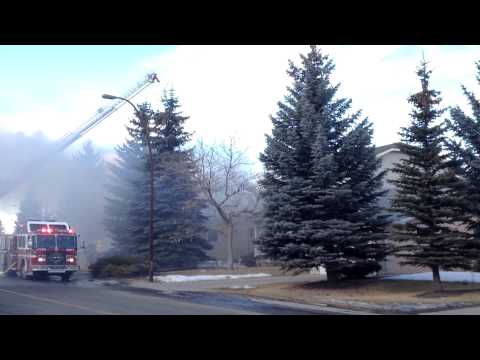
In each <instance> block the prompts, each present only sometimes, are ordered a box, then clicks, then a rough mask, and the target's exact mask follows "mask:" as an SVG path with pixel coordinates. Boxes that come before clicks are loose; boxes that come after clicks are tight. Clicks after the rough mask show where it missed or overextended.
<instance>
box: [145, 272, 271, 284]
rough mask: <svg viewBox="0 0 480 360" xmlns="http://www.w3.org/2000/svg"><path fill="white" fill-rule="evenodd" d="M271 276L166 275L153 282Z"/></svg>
mask: <svg viewBox="0 0 480 360" xmlns="http://www.w3.org/2000/svg"><path fill="white" fill-rule="evenodd" d="M265 276H272V275H270V274H263V273H260V274H242V275H166V276H155V277H154V280H155V281H160V282H186V281H205V280H234V279H244V278H254V277H265Z"/></svg>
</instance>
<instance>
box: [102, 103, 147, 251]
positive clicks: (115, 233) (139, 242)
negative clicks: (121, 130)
mask: <svg viewBox="0 0 480 360" xmlns="http://www.w3.org/2000/svg"><path fill="white" fill-rule="evenodd" d="M138 109H139V114H135V117H134V118H132V119H131V120H130V124H129V125H128V126H127V131H128V133H129V138H128V139H126V141H125V143H124V144H122V145H120V146H117V147H116V149H115V151H116V159H115V161H114V162H113V163H110V164H108V165H107V168H108V178H109V179H108V181H107V184H106V190H107V192H108V195H107V196H106V205H105V213H104V225H105V228H106V230H107V232H108V234H109V235H110V237H111V239H112V242H113V244H114V249H113V251H114V252H119V253H124V254H137V253H138V248H139V247H142V248H144V247H148V241H147V238H148V230H147V229H148V228H147V227H148V207H144V208H140V209H139V211H138V214H136V213H135V210H136V208H135V204H136V203H137V202H138V197H139V196H143V193H144V191H147V190H146V188H147V187H148V176H147V175H146V174H147V171H148V157H147V154H146V143H145V137H144V136H143V134H142V131H141V122H140V119H139V117H138V116H139V115H140V116H143V117H145V118H147V119H151V117H152V114H153V111H152V110H151V109H150V107H149V106H148V105H147V104H142V105H140V106H139V107H138ZM142 189H145V190H144V191H141V190H142ZM144 200H145V201H148V198H146V199H144Z"/></svg>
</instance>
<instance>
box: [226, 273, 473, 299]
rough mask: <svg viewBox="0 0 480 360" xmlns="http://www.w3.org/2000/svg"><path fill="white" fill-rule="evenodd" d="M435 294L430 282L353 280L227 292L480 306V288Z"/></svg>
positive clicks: (448, 288)
mask: <svg viewBox="0 0 480 360" xmlns="http://www.w3.org/2000/svg"><path fill="white" fill-rule="evenodd" d="M443 286H444V291H442V292H434V291H433V289H432V282H431V281H401V280H378V279H369V280H351V281H348V280H346V281H342V282H339V283H338V284H337V285H335V286H332V285H330V284H328V283H327V282H326V281H321V282H309V283H301V284H298V283H297V284H268V285H260V286H257V287H256V288H253V289H240V290H236V289H235V290H230V289H228V290H225V291H226V292H233V293H241V294H244V295H250V296H259V297H265V298H271V299H277V300H287V301H299V302H305V303H311V304H315V303H322V302H329V301H332V300H341V301H358V302H367V303H372V304H392V303H396V304H400V303H405V304H411V303H428V304H435V303H453V302H465V303H472V304H480V284H464V283H444V284H443Z"/></svg>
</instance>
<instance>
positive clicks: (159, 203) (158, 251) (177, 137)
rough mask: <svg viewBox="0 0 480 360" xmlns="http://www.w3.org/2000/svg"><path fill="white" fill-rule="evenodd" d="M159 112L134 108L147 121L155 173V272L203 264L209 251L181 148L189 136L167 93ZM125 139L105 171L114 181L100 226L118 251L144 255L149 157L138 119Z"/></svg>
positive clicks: (188, 159) (188, 158)
mask: <svg viewBox="0 0 480 360" xmlns="http://www.w3.org/2000/svg"><path fill="white" fill-rule="evenodd" d="M162 103H163V106H164V111H153V110H151V108H150V106H149V105H148V104H144V105H143V106H141V107H140V109H139V110H140V112H141V113H142V114H143V116H146V117H147V119H149V122H150V127H151V134H150V138H151V143H152V147H153V155H154V169H155V211H154V247H155V261H156V263H157V266H160V267H171V266H175V267H177V266H178V267H183V266H191V265H194V264H196V263H197V262H198V261H201V260H206V259H208V256H207V255H206V253H205V251H206V250H209V249H210V248H211V246H210V245H209V244H208V242H207V241H206V240H205V238H204V237H203V234H204V233H205V232H206V231H205V228H204V225H203V224H204V222H205V220H206V219H205V216H204V215H203V213H202V211H203V209H204V208H205V203H204V202H203V201H202V200H200V198H199V196H198V189H197V188H196V184H195V182H194V180H193V179H194V177H193V171H194V162H193V158H192V154H191V151H190V150H185V149H184V147H185V145H186V143H187V142H188V141H189V138H190V134H188V133H186V132H185V131H184V122H185V120H186V119H187V117H184V116H182V115H181V114H180V112H179V111H178V110H179V107H180V105H179V103H178V99H177V98H176V97H175V95H174V93H173V91H172V92H170V94H169V95H168V96H167V95H165V96H164V97H163V98H162ZM128 130H129V134H130V139H129V140H128V141H127V142H126V144H124V145H123V146H121V147H118V148H117V156H118V158H119V160H118V162H117V164H114V165H112V166H111V172H112V175H113V176H114V178H115V181H114V182H112V183H111V184H110V186H109V189H110V192H111V194H113V195H115V196H111V197H110V198H109V199H108V204H107V208H106V213H107V218H106V222H105V223H106V225H107V228H108V229H109V232H110V234H111V236H112V238H113V239H115V241H116V243H117V244H119V245H120V246H121V247H122V248H123V249H124V250H126V251H128V252H130V253H135V254H141V255H146V254H147V253H148V249H149V244H148V241H146V239H147V237H148V225H149V206H148V204H149V178H148V169H149V158H148V156H147V154H146V145H145V141H144V139H145V136H144V134H143V133H142V128H141V124H140V121H139V119H138V118H135V119H133V120H132V121H131V124H130V126H129V127H128Z"/></svg>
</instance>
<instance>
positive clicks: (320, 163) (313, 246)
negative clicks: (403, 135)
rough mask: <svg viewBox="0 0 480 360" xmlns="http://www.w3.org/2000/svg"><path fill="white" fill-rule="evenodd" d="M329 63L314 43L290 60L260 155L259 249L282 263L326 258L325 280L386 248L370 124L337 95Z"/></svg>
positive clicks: (374, 265)
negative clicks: (287, 80) (298, 59)
mask: <svg viewBox="0 0 480 360" xmlns="http://www.w3.org/2000/svg"><path fill="white" fill-rule="evenodd" d="M333 70H334V64H333V62H332V60H330V59H329V57H328V56H324V55H322V54H321V52H320V51H319V50H318V49H317V48H316V47H314V46H312V47H311V51H310V53H309V54H308V55H307V56H303V55H302V67H297V66H295V65H294V64H293V63H292V62H290V69H289V71H288V74H289V75H290V76H291V77H292V79H293V86H292V87H289V88H288V95H287V96H286V97H285V100H284V102H279V103H278V106H279V111H278V112H277V115H276V117H272V123H273V130H272V135H271V136H267V137H266V141H267V146H266V149H265V151H264V153H263V154H261V155H260V160H261V161H262V162H263V163H264V165H265V168H266V173H265V177H264V179H263V180H262V182H261V185H262V187H263V192H262V195H263V199H264V201H265V204H264V209H265V221H264V227H263V231H262V235H261V238H260V240H261V241H260V243H259V245H260V248H261V250H262V251H263V252H264V253H265V254H266V256H267V257H270V258H272V259H274V260H277V261H278V262H280V263H281V264H282V265H283V266H284V267H286V268H311V267H317V266H324V267H325V268H326V270H327V277H328V279H329V280H330V281H335V280H336V279H337V278H339V277H361V276H365V275H367V274H368V273H371V272H373V271H377V270H378V269H379V268H380V265H379V264H378V262H379V261H381V260H383V259H384V257H385V256H386V252H387V246H386V244H385V242H384V240H385V238H386V234H385V230H384V227H385V224H386V217H385V216H384V215H381V214H380V209H379V207H378V205H377V201H378V199H379V197H380V196H382V195H383V192H382V191H381V190H380V188H381V185H382V178H383V175H384V174H383V173H381V172H379V171H378V168H379V166H380V164H379V161H378V160H377V159H376V157H375V151H374V147H373V145H372V128H371V124H370V123H369V121H368V120H367V119H365V120H363V121H360V122H358V119H359V118H360V115H361V114H360V112H356V113H353V114H349V110H350V108H351V100H350V99H345V98H339V99H338V98H336V96H335V95H336V92H337V90H338V87H339V85H332V83H331V81H330V75H331V73H332V71H333Z"/></svg>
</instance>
